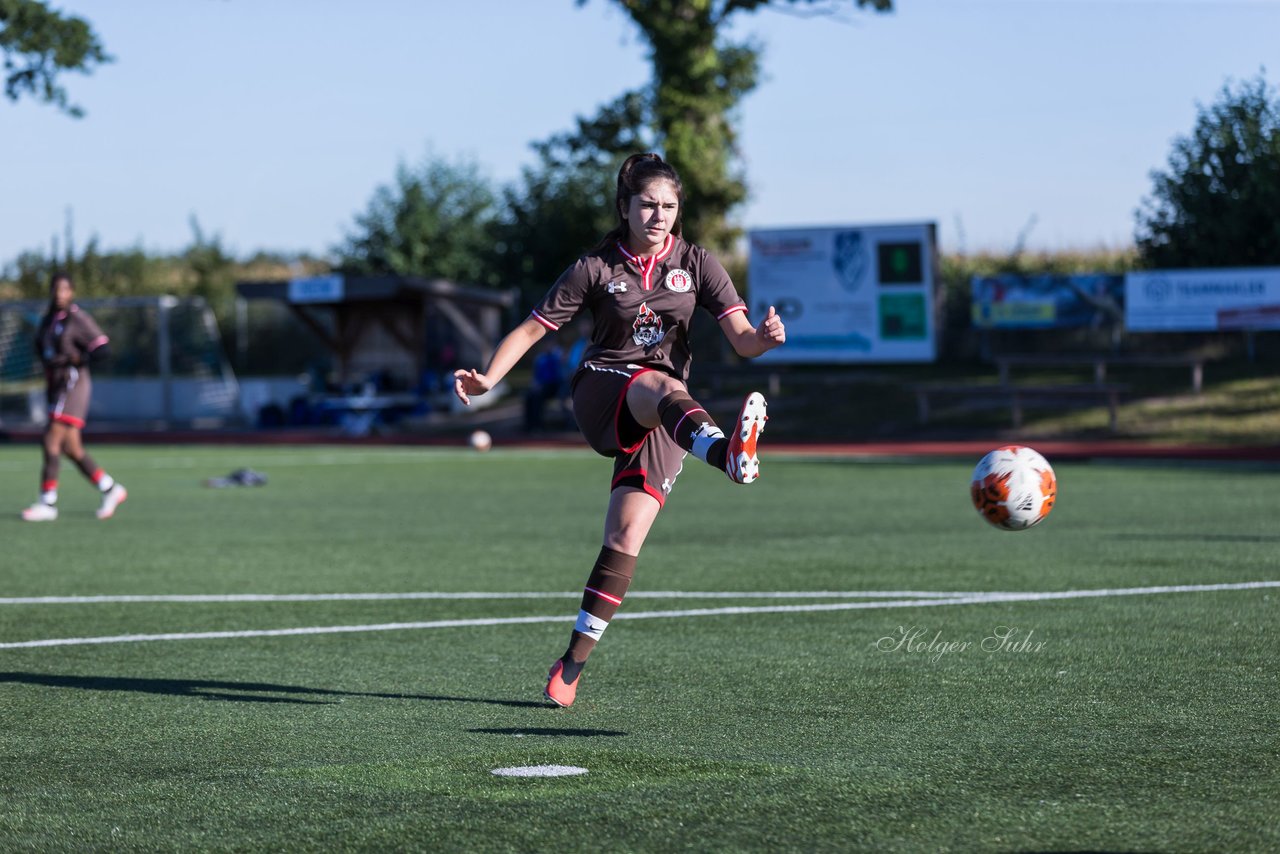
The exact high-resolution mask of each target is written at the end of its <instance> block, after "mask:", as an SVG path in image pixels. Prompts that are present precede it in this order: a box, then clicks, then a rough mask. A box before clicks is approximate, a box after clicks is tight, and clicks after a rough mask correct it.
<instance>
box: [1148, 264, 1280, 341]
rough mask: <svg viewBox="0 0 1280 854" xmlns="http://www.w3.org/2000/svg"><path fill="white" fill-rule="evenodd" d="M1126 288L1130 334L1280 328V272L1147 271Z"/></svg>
mask: <svg viewBox="0 0 1280 854" xmlns="http://www.w3.org/2000/svg"><path fill="white" fill-rule="evenodd" d="M1124 288H1125V315H1124V316H1125V326H1126V327H1127V328H1128V329H1129V331H1131V332H1216V331H1222V330H1230V329H1244V330H1249V329H1280V267H1235V268H1222V269H1216V270H1144V271H1142V272H1139V273H1129V274H1128V275H1127V276H1125V283H1124Z"/></svg>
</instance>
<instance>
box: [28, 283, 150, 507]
mask: <svg viewBox="0 0 1280 854" xmlns="http://www.w3.org/2000/svg"><path fill="white" fill-rule="evenodd" d="M75 295H76V291H75V286H74V285H73V284H72V283H71V277H70V276H68V275H67V274H65V273H54V275H53V278H52V279H50V281H49V308H48V310H47V311H46V312H45V314H44V318H43V319H42V320H41V321H40V328H39V330H38V331H37V332H36V341H35V344H36V353H37V354H39V357H40V361H41V362H42V363H43V364H44V375H45V386H46V395H47V397H48V402H49V425H48V426H47V427H45V431H44V466H43V467H42V468H41V471H40V500H39V501H37V502H36V503H35V504H33V505H31V506H30V507H28V508H27V509H25V510H23V511H22V518H23V519H25V520H27V521H28V522H52V521H53V520H54V519H57V518H58V504H57V502H58V467H59V464H60V462H61V456H62V454H66V455H67V456H68V457H70V458H71V461H72V462H74V463H75V464H76V466H77V467H78V468H79V469H80V471H82V472H83V473H84V476H85V477H87V478H89V480H90V481H91V482H92V483H93V484H94V485H95V486H96V487H98V491H99V492H101V493H102V505H101V506H100V507H99V508H98V511H97V515H98V518H99V519H109V518H111V516H112V515H114V514H115V512H116V508H117V507H119V506H120V504H121V503H123V502H124V500H125V498H127V497H128V493H127V492H125V488H124V487H123V486H121V485H120V484H118V483H116V482H115V480H114V479H113V478H112V477H111V475H109V474H107V473H106V472H104V471H103V470H102V469H100V468H98V466H97V464H95V463H94V461H93V459H92V458H91V457H90V456H89V455H88V454H87V453H85V450H84V443H83V441H82V440H81V438H80V428H82V427H84V422H85V418H86V417H87V416H88V414H89V397H90V394H91V391H92V387H91V383H90V380H89V365H90V364H92V363H94V362H100V361H102V359H104V358H106V356H107V353H108V352H109V349H108V339H107V336H106V335H104V334H103V333H102V330H101V329H100V328H99V327H98V324H97V323H95V322H94V320H93V318H92V317H90V316H89V314H88V312H86V311H84V310H83V309H81V308H80V307H79V306H77V305H76V304H75V303H74V302H73V300H74V299H75Z"/></svg>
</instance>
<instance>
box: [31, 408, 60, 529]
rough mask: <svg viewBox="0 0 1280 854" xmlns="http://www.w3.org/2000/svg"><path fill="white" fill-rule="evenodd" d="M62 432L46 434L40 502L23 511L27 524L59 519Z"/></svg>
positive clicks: (41, 472) (56, 431)
mask: <svg viewBox="0 0 1280 854" xmlns="http://www.w3.org/2000/svg"><path fill="white" fill-rule="evenodd" d="M52 426H53V427H55V428H57V427H58V425H52ZM62 432H63V431H62V430H61V429H60V428H59V429H50V430H47V431H46V432H45V434H44V445H43V449H42V452H43V455H44V456H43V460H42V464H41V466H40V500H39V501H37V502H36V503H35V504H32V505H31V506H30V507H28V508H26V509H25V510H23V511H22V518H23V519H24V520H25V521H27V522H52V521H54V520H55V519H57V518H58V468H59V466H60V465H61V462H62Z"/></svg>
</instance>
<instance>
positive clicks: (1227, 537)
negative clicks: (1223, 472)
mask: <svg viewBox="0 0 1280 854" xmlns="http://www.w3.org/2000/svg"><path fill="white" fill-rule="evenodd" d="M1107 539H1111V540H1155V541H1158V542H1166V541H1169V540H1177V541H1181V542H1188V543H1280V534H1108V535H1107Z"/></svg>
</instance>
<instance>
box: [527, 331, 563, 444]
mask: <svg viewBox="0 0 1280 854" xmlns="http://www.w3.org/2000/svg"><path fill="white" fill-rule="evenodd" d="M563 385H564V357H563V355H562V354H561V352H560V347H559V345H557V344H556V343H555V342H554V341H550V342H548V344H547V346H546V347H544V348H543V349H542V352H541V353H539V354H538V357H537V358H536V359H534V360H533V383H532V384H531V385H530V386H529V390H528V391H526V392H525V395H524V429H525V432H526V433H531V432H533V431H534V430H541V429H542V426H543V413H544V411H545V410H546V408H547V403H549V402H550V401H553V400H559V399H560V391H561V386H563Z"/></svg>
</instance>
